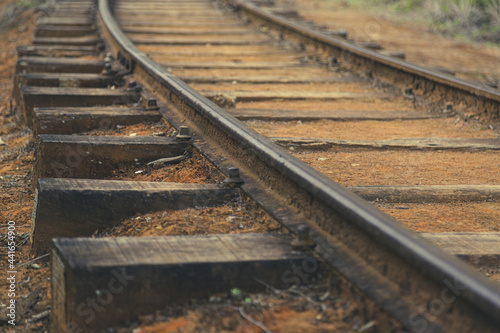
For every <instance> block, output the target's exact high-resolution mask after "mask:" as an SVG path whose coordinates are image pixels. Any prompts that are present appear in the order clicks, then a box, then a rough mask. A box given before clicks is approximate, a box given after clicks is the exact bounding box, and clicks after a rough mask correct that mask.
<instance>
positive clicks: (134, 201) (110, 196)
mask: <svg viewBox="0 0 500 333" xmlns="http://www.w3.org/2000/svg"><path fill="white" fill-rule="evenodd" d="M238 196H239V193H238V189H236V188H229V187H223V186H220V185H216V184H181V183H166V182H138V181H119V180H89V179H60V178H41V179H39V180H38V184H37V188H36V191H35V205H34V208H33V220H32V250H33V252H34V253H35V254H36V255H41V254H44V253H46V252H47V251H49V249H50V240H51V239H52V238H56V237H79V236H91V235H92V234H93V233H94V232H95V231H96V230H100V229H103V228H106V227H110V226H113V225H116V224H118V223H120V222H121V221H122V220H123V219H125V218H129V217H132V216H134V215H136V214H145V213H148V212H155V211H161V210H169V209H172V210H182V209H187V208H196V207H216V206H221V205H225V204H227V203H228V202H230V201H231V200H233V199H235V198H237V197H238Z"/></svg>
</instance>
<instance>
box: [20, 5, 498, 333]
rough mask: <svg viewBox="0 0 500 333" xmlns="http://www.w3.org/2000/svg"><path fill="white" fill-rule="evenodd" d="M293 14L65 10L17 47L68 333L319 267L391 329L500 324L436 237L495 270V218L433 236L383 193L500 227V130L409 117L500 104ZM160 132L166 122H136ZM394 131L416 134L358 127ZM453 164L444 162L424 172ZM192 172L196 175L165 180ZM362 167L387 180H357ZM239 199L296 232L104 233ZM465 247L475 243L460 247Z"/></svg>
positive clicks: (55, 321)
mask: <svg viewBox="0 0 500 333" xmlns="http://www.w3.org/2000/svg"><path fill="white" fill-rule="evenodd" d="M285 16H292V18H293V17H294V16H295V13H293V12H292V13H290V12H287V11H286V10H284V9H279V8H273V7H272V6H271V7H269V8H264V9H263V8H259V7H258V6H256V5H255V4H248V3H246V2H242V1H227V2H223V3H218V2H212V1H202V0H193V1H175V0H172V1H144V2H132V1H122V0H119V1H114V2H111V3H109V2H108V1H104V0H102V1H99V2H98V3H96V4H94V3H93V2H91V1H65V2H60V3H58V5H57V6H56V8H55V10H54V12H53V15H52V16H50V17H47V18H42V19H41V20H40V22H39V26H38V29H37V32H36V34H35V39H34V43H33V44H34V45H32V46H23V47H19V48H18V54H19V61H18V65H17V73H18V75H17V76H16V87H17V89H18V90H17V92H16V97H17V99H18V104H19V105H20V106H21V108H22V117H23V119H24V120H25V122H26V123H27V124H28V126H30V127H31V128H32V130H33V133H34V135H35V138H36V144H35V162H34V182H33V183H34V186H35V187H36V191H35V205H34V209H33V223H32V235H31V237H32V239H31V240H32V249H33V253H34V254H35V255H37V256H39V255H44V254H45V253H47V252H49V251H50V252H51V267H52V273H51V274H52V276H51V281H52V282H51V283H52V310H51V311H52V313H51V327H52V330H54V331H62V332H66V331H68V332H69V331H82V332H85V331H99V330H105V329H106V328H108V327H113V326H120V325H125V324H126V323H127V322H129V321H130V320H134V318H137V317H138V316H139V315H144V314H147V313H151V312H154V311H155V310H157V309H159V308H164V307H166V306H170V305H172V304H182V302H186V301H188V300H191V299H196V298H203V297H205V298H206V297H207V295H210V294H211V293H217V292H224V291H227V290H229V289H231V288H241V289H242V290H245V291H246V290H248V291H255V290H259V288H260V289H262V287H263V286H267V287H268V288H272V287H270V286H275V287H276V288H283V287H289V285H288V286H287V283H292V282H294V283H295V282H297V281H298V282H302V281H301V280H302V279H303V278H302V276H301V275H300V274H298V273H297V272H296V271H294V267H295V269H296V268H297V267H302V268H303V269H305V270H306V271H307V272H308V273H310V274H305V275H307V277H309V276H310V275H311V276H312V275H315V274H316V273H317V271H318V267H317V266H321V267H322V268H321V269H322V270H323V269H325V270H328V271H333V272H334V273H332V274H335V276H336V279H337V281H339V282H338V283H337V285H336V288H338V289H339V294H341V295H343V297H346V298H350V299H351V298H352V299H355V300H357V301H358V302H359V303H360V304H362V307H361V305H360V308H362V309H363V310H362V312H363V318H364V320H366V321H367V323H368V324H371V325H372V326H375V328H374V327H372V326H370V325H368V324H367V325H368V326H363V327H365V329H379V330H381V331H383V330H384V329H385V330H388V331H395V332H396V331H414V332H497V331H498V327H500V325H499V323H498V313H500V289H499V287H498V285H497V284H495V283H494V282H492V281H490V280H488V279H486V278H484V277H482V276H481V275H480V274H478V273H477V272H474V269H473V268H472V267H471V266H470V265H469V264H466V263H464V262H463V261H462V260H460V259H458V258H456V257H455V256H453V255H451V254H449V253H446V252H445V251H443V249H442V248H440V247H438V246H436V245H433V244H432V243H433V242H434V243H436V242H437V243H442V244H443V243H445V244H444V245H445V246H444V248H445V249H447V250H450V249H452V248H453V247H452V246H451V245H453V244H456V243H460V244H462V245H461V246H460V249H458V250H457V249H455V252H454V254H457V255H461V256H462V257H464V258H466V259H468V260H469V261H473V262H475V264H476V265H477V266H491V267H495V265H498V253H497V252H495V251H496V250H497V249H498V245H497V243H498V237H499V236H498V234H496V233H494V232H493V231H498V229H495V225H493V226H492V227H489V228H488V227H485V228H486V229H485V230H486V231H488V232H487V233H486V232H485V233H483V234H480V235H479V234H472V233H469V234H463V233H453V234H448V235H443V233H440V234H439V235H438V234H437V233H429V234H427V235H417V234H416V233H415V232H412V231H410V230H408V228H406V227H404V226H402V225H401V223H400V222H398V221H396V220H395V219H394V218H392V217H390V216H389V215H387V214H386V213H384V212H382V211H381V210H380V209H379V208H377V207H375V206H374V204H370V203H368V202H367V201H366V200H369V201H372V202H374V203H375V205H379V206H380V207H382V208H384V207H387V205H389V204H395V205H396V206H395V207H399V208H403V209H402V210H406V209H408V208H409V207H410V208H412V206H411V205H412V204H415V205H422V204H428V203H431V204H432V203H438V204H439V205H443V207H444V206H445V205H449V204H453V203H455V202H457V201H459V202H473V203H478V204H477V205H476V204H473V207H472V209H482V210H483V211H488V210H489V211H493V213H492V214H493V215H489V216H487V217H485V219H488V218H492V219H493V220H494V219H495V207H497V208H498V204H497V202H498V197H499V195H498V193H500V192H499V189H498V187H499V182H498V179H497V178H495V177H499V175H498V165H497V164H498V153H497V150H498V149H499V147H500V144H499V141H498V139H497V138H493V137H492V135H491V133H490V132H488V133H479V134H480V135H481V137H479V138H478V137H477V135H478V134H477V133H471V134H469V135H467V136H466V137H463V136H460V134H463V133H458V134H457V133H456V132H453V128H452V129H451V130H449V131H448V132H447V131H446V130H443V131H442V132H440V133H443V134H444V135H445V136H446V137H444V138H442V137H439V138H433V137H431V135H429V134H428V133H429V132H430V130H429V131H427V132H425V131H422V132H419V130H416V133H417V134H422V137H416V135H417V134H413V136H411V137H405V135H404V134H406V131H407V128H408V124H410V125H412V126H416V125H418V126H422V127H423V126H424V125H426V124H427V125H429V124H432V125H431V126H434V128H436V127H445V126H447V125H449V124H450V119H451V118H450V116H452V115H455V114H456V112H457V113H459V112H460V111H461V108H468V107H469V108H470V107H474V108H477V109H478V110H479V111H478V113H480V114H481V115H482V117H483V118H484V119H488V120H492V119H493V120H494V119H498V110H499V105H498V103H499V100H500V94H499V93H498V92H497V91H495V90H493V89H488V88H484V87H479V86H475V85H473V84H471V83H468V82H461V81H459V80H456V79H450V78H448V77H445V76H443V75H442V74H436V73H434V72H431V71H429V70H425V69H422V68H419V67H417V66H414V65H410V64H407V63H405V62H402V61H399V60H394V59H391V58H390V57H387V56H385V55H380V54H377V53H375V52H373V51H370V50H366V48H363V47H360V46H357V45H353V44H351V43H347V42H345V41H343V40H341V39H338V38H334V37H331V36H325V35H322V34H319V33H318V32H316V31H313V30H311V29H304V27H302V26H301V25H300V24H297V23H296V22H291V21H290V20H289V19H284V18H283V17H285ZM94 18H95V21H94ZM359 73H361V74H359ZM388 82H389V83H391V84H392V85H387V83H388ZM410 86H411V87H410ZM433 94H440V95H441V96H440V99H439V102H433V103H430V104H429V102H428V101H429V100H430V99H432V98H433V97H432V96H434V95H433ZM443 101H446V102H449V103H450V102H451V103H453V104H448V106H447V107H445V106H444V105H445V103H444V102H443ZM429 105H430V106H429ZM453 108H455V110H453ZM443 109H444V112H443ZM144 121H146V122H147V121H149V122H161V125H147V126H146V125H145V127H133V126H135V124H137V123H140V122H144ZM164 121H166V122H164ZM242 121H244V122H246V124H244V123H243V122H242ZM345 123H352V124H354V125H356V126H357V127H360V128H361V130H359V129H358V132H357V133H356V137H354V138H352V136H349V135H347V134H349V133H348V132H354V126H353V127H347V129H346V130H345V132H346V133H347V134H343V137H342V138H339V135H338V133H339V132H340V128H337V127H336V125H338V124H345ZM381 123H384V124H386V125H387V124H389V125H387V126H389V127H390V126H392V129H391V130H392V131H394V132H398V133H400V134H399V137H396V138H393V139H384V135H382V134H384V133H382V134H379V135H372V136H370V135H367V136H363V135H362V134H360V133H363V132H367V133H368V132H369V130H370V126H371V128H374V127H377V126H381V125H380V124H381ZM364 124H368V126H367V127H363V126H365V125H364ZM128 126H132V127H131V128H133V130H137V129H140V131H141V132H140V133H139V134H138V133H137V132H134V133H131V132H127V131H128ZM250 127H253V129H252V128H250ZM304 128H305V129H304ZM384 128H385V127H384ZM333 131H335V132H333ZM258 132H261V133H264V134H265V135H266V136H264V135H262V134H259V133H258ZM329 132H330V133H329ZM141 133H142V134H146V135H141ZM275 133H279V134H280V135H275ZM283 133H285V134H286V135H283ZM304 133H309V134H307V135H305V134H304ZM310 133H312V134H310ZM325 133H328V134H325ZM336 133H337V134H336ZM117 134H118V135H117ZM120 134H121V135H120ZM123 134H127V135H123ZM277 144H278V145H277ZM280 146H281V147H280ZM384 153H387V155H386V156H382V157H380V156H381V154H382V155H383V154H384ZM396 154H400V155H402V156H404V157H402V158H401V162H400V163H401V164H403V165H404V164H408V162H411V161H415V160H416V161H417V162H418V163H416V164H415V165H412V166H411V173H412V174H414V177H413V178H409V180H407V181H405V177H404V173H406V174H408V170H406V171H404V170H403V171H401V169H397V168H396V169H384V168H386V166H385V165H386V164H384V163H386V161H387V160H394V156H395V155H396ZM405 154H406V155H405ZM440 154H442V155H443V156H444V155H446V156H445V157H442V160H443V161H444V162H442V163H444V165H447V167H446V169H447V170H445V171H443V170H442V169H441V170H437V171H436V170H434V169H435V168H428V169H425V170H424V171H420V169H419V168H420V167H422V166H424V165H429V164H430V161H432V160H434V159H439V158H441V157H440V156H439V155H440ZM294 155H295V156H294ZM464 156H465V157H464ZM353 157H354V159H353ZM464 158H466V159H468V160H469V161H470V160H474V161H477V163H475V164H474V165H471V166H470V167H471V168H473V169H472V172H471V173H469V174H467V175H465V174H463V173H461V172H462V171H463V170H456V169H453V168H452V165H453V164H454V163H456V161H457V160H458V159H464ZM367 159H368V160H371V161H372V163H368V162H367ZM186 161H192V164H188V168H189V167H190V168H192V169H193V170H194V171H189V170H188V171H186V170H185V169H182V168H177V169H169V170H170V171H169V172H170V173H168V174H165V173H161V172H162V170H163V171H164V170H165V167H166V166H169V165H184V164H182V163H185V162H186ZM306 162H307V163H306ZM179 163H181V164H179ZM189 163H191V162H189ZM329 163H332V164H331V165H329ZM335 163H337V164H335ZM342 163H343V164H342ZM346 163H347V164H346ZM446 163H448V164H446ZM488 163H489V164H488ZM364 164H370V165H371V166H373V165H374V166H375V171H374V172H373V174H370V173H369V171H368V169H364V170H362V171H361V172H359V171H356V170H355V171H353V169H352V168H356V167H358V166H362V165H364ZM471 164H472V163H471ZM325 165H326V166H325ZM379 165H382V166H384V168H379V169H377V168H376V167H377V166H379ZM346 166H347V167H348V168H347V169H346V168H345V167H346ZM474 168H475V169H474ZM448 169H449V170H448ZM200 170H201V171H200ZM384 170H385V171H384ZM202 171H203V172H204V174H203V175H200V178H201V179H202V181H192V182H190V183H189V184H188V183H185V182H182V180H183V179H186V178H187V177H184V176H183V175H187V174H189V175H191V176H192V175H193V174H194V173H196V174H197V173H202ZM480 171H482V172H483V174H480ZM484 171H486V173H485V172H484ZM364 172H366V173H367V174H368V176H365V177H364V178H363V175H362V174H363V173H364ZM433 172H434V173H433ZM436 172H437V173H438V174H439V173H443V172H444V173H446V172H448V173H446V175H445V176H446V177H445V180H442V179H440V178H439V177H438V176H436ZM475 173H477V174H478V175H477V176H473V175H472V174H475ZM117 174H118V176H117ZM119 174H121V176H120V175H119ZM179 174H180V175H181V176H179ZM485 174H486V175H485ZM123 175H126V177H122V176H123ZM376 175H378V176H376ZM389 175H392V176H394V177H392V178H391V177H389ZM465 176H467V177H468V178H469V180H468V182H462V181H459V182H457V179H461V178H462V177H465ZM120 177H122V178H120ZM127 177H128V179H129V180H124V179H123V178H127ZM141 177H143V178H141ZM377 177H378V178H377ZM358 178H359V180H357V179H358ZM427 178H428V179H429V180H426V179H427ZM415 179H419V180H418V183H417V184H418V185H416V184H415ZM137 180H141V181H137ZM144 180H154V181H144ZM334 180H339V182H340V183H341V184H342V185H345V186H349V189H346V187H344V186H342V185H339V184H338V183H337V182H335V181H334ZM436 183H437V184H436ZM353 192H354V193H356V194H354V193H353ZM361 197H364V198H365V199H362V198H361ZM235 200H237V201H239V202H243V201H244V202H247V204H248V205H249V206H252V207H254V206H255V207H254V208H252V209H255V210H256V211H258V212H259V213H258V214H257V213H255V214H257V215H258V216H264V215H265V216H266V218H265V219H264V220H265V221H269V220H273V221H274V223H275V221H277V222H279V224H280V225H281V226H283V227H284V230H283V231H284V232H282V233H246V234H241V235H240V234H237V235H233V234H218V233H217V232H213V231H212V232H210V234H212V235H203V236H180V237H179V236H175V237H174V236H168V237H155V238H148V237H127V238H121V237H104V238H103V237H92V236H93V235H94V236H96V235H98V236H99V235H102V234H99V232H101V231H102V230H107V231H106V233H104V234H105V235H111V236H113V228H117V227H118V226H119V224H120V223H121V222H122V221H123V220H124V219H127V218H130V217H131V216H134V215H136V214H145V213H148V212H152V211H153V212H154V211H162V210H165V209H169V210H172V211H173V210H181V209H188V208H202V207H221V206H228V205H229V203H231V202H234V201H235ZM479 203H481V204H484V205H486V208H484V207H483V208H481V207H482V206H480V204H479ZM403 206H404V207H403ZM439 207H441V206H439ZM451 207H452V208H451V209H452V210H453V209H455V208H453V206H451ZM390 208H394V207H393V206H391V207H390ZM399 208H395V209H399ZM430 209H435V207H434V208H432V207H431V208H430ZM485 214H486V213H485ZM496 217H497V218H498V214H497V215H496ZM165 218H167V217H165ZM269 223H272V222H269ZM496 223H497V224H498V222H496ZM237 225H238V224H237ZM241 226H242V227H241ZM238 228H241V229H245V225H244V224H243V223H240V224H239V225H238ZM249 229H251V228H249ZM269 229H272V228H271V227H269ZM110 230H111V231H110ZM285 230H286V231H285ZM288 232H291V233H292V234H298V236H297V238H296V239H294V238H293V237H292V236H290V235H288V234H287V233H288ZM214 234H215V235H214ZM150 235H151V234H150ZM153 235H154V234H153ZM422 236H425V238H427V240H426V239H424V237H422ZM466 237H468V238H466ZM54 238H55V239H54ZM53 239H54V240H53ZM429 240H430V241H429ZM467 243H473V244H474V246H475V249H474V250H475V251H477V252H476V253H462V252H460V251H461V250H462V248H463V247H464V246H465V245H466V244H467ZM464 244H465V245H464ZM485 244H486V245H485ZM448 245H450V246H448ZM450 251H451V252H452V253H453V251H452V250H450ZM308 265H310V266H308ZM313 266H314V269H312V267H313ZM323 267H324V268H323ZM309 268H310V270H311V271H310V272H309V271H308V269H309ZM290 272H295V274H293V273H290ZM313 273H314V274H313ZM290 274H291V275H290ZM318 274H319V273H318ZM305 275H304V279H306V278H305ZM89 297H90V301H89ZM92 297H93V298H92ZM93 299H95V302H97V303H95V302H94V303H89V302H91V301H92V300H93ZM131 303H133V306H131V305H130V304H131ZM370 320H374V321H373V322H372V321H370ZM374 323H376V324H374ZM357 329H361V328H360V327H358V328H357Z"/></svg>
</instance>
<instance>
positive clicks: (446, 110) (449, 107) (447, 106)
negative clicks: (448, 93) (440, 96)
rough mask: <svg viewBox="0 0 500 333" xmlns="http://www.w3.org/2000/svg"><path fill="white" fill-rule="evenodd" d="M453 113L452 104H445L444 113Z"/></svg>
mask: <svg viewBox="0 0 500 333" xmlns="http://www.w3.org/2000/svg"><path fill="white" fill-rule="evenodd" d="M452 112H453V103H449V102H448V103H446V104H445V108H444V113H452Z"/></svg>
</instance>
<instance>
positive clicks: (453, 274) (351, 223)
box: [98, 0, 500, 332]
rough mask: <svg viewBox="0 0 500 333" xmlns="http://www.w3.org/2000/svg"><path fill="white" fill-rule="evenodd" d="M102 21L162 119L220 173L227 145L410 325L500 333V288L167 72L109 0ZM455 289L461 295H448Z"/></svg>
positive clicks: (277, 205) (235, 159)
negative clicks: (190, 137)
mask: <svg viewBox="0 0 500 333" xmlns="http://www.w3.org/2000/svg"><path fill="white" fill-rule="evenodd" d="M98 25H99V27H100V30H101V34H102V36H103V37H105V38H106V41H107V43H109V47H110V48H111V49H112V50H113V52H115V53H119V54H120V55H121V57H125V58H127V63H128V64H129V67H130V69H133V71H134V75H135V76H136V77H137V78H139V79H140V80H141V82H142V83H143V84H144V85H145V86H147V87H148V88H149V89H151V90H152V91H154V92H155V93H156V94H157V95H158V97H159V98H160V99H163V100H164V101H166V102H167V103H170V104H173V105H174V106H176V107H177V110H179V111H169V112H170V113H168V114H164V116H165V117H166V118H167V119H168V120H169V121H172V122H173V123H174V125H178V124H179V123H181V122H184V123H189V125H190V126H191V127H192V128H193V129H194V131H195V133H196V135H195V140H194V141H193V144H194V146H195V147H198V148H199V149H203V150H204V154H205V155H207V156H208V157H209V158H211V159H212V160H213V161H214V162H215V163H216V164H217V166H218V167H219V168H223V167H226V166H227V165H228V164H227V160H224V158H219V157H216V156H215V155H217V154H215V153H214V152H215V150H216V149H218V148H223V149H224V151H225V154H226V156H227V157H226V158H228V159H230V160H231V161H232V163H234V164H235V165H236V166H238V167H240V168H241V169H242V171H243V178H244V180H245V184H244V185H243V186H242V190H243V191H245V192H246V193H247V194H248V195H249V196H250V197H252V198H254V199H255V200H256V201H257V202H258V203H259V204H261V205H262V206H263V207H264V209H266V210H267V211H268V212H269V213H270V214H271V215H273V216H274V217H275V218H277V220H279V221H280V222H282V223H283V224H284V225H285V226H286V227H288V228H289V229H291V230H294V226H295V225H296V223H297V222H306V223H308V224H309V225H310V226H311V229H312V230H313V239H314V240H315V241H316V242H317V243H318V245H319V247H320V251H319V252H320V254H321V255H322V257H323V258H324V259H325V260H326V261H327V262H329V263H330V264H331V265H332V266H333V267H334V268H335V269H336V270H337V271H339V272H340V273H341V274H342V275H343V276H345V277H346V279H348V280H349V281H350V282H351V283H352V284H353V285H354V286H356V287H357V288H359V289H360V290H361V291H363V292H364V293H365V294H366V295H368V296H369V297H371V298H372V299H374V300H375V302H376V303H377V304H378V305H379V306H380V307H382V308H383V309H384V310H385V311H387V312H388V313H390V314H391V316H393V317H394V318H396V319H397V320H398V321H399V322H400V323H401V324H402V325H403V326H404V327H406V328H409V329H410V330H412V331H415V332H447V331H448V332H451V331H453V332H467V331H470V329H474V331H477V332H498V330H497V329H498V327H500V318H499V316H498V314H499V313H500V289H499V288H498V287H497V286H496V285H494V284H493V283H492V282H491V281H489V280H487V279H486V278H484V277H482V276H480V275H479V274H478V273H476V272H474V271H473V270H472V269H471V268H470V266H468V265H466V264H465V263H463V262H462V261H460V260H459V259H457V258H455V257H453V256H451V255H448V254H446V253H444V252H443V251H442V250H441V249H439V248H438V247H437V246H434V245H431V244H429V243H427V242H426V241H425V240H423V239H422V238H420V237H419V236H418V235H417V234H415V233H413V232H411V231H409V230H407V229H405V228H403V227H402V226H401V225H400V224H399V223H398V222H397V221H395V220H394V219H393V218H391V217H390V216H388V215H386V214H384V213H382V212H381V211H379V210H378V209H376V208H375V207H373V206H372V205H370V204H369V203H367V202H366V201H364V200H362V199H361V198H359V197H357V196H355V195H354V194H352V193H350V192H349V191H347V190H346V189H345V188H344V187H342V186H340V185H339V184H337V183H335V182H333V181H332V180H330V179H329V178H327V177H326V176H324V175H322V174H321V173H319V172H318V171H316V170H314V169H313V168H312V167H310V166H308V165H306V164H305V163H303V162H302V161H300V160H298V159H297V158H295V157H293V156H292V155H290V154H289V153H287V152H285V151H284V150H283V149H281V148H279V147H278V146H276V145H274V144H272V143H271V142H270V141H269V140H267V139H266V138H265V137H263V136H262V135H260V134H258V133H256V132H255V131H253V130H251V129H250V128H248V127H247V126H246V125H244V124H243V123H241V122H240V121H238V120H237V119H236V118H234V117H233V116H231V115H230V114H229V113H227V112H226V111H224V110H222V109H221V108H219V107H218V106H216V105H215V104H214V103H212V102H210V101H209V100H208V99H206V98H204V97H202V96H201V95H200V94H199V93H197V92H196V91H194V90H193V89H192V88H190V87H189V86H188V85H187V84H186V83H184V82H183V81H182V80H180V79H179V78H177V77H175V76H174V75H172V74H170V73H169V72H167V71H166V70H165V69H164V68H162V67H161V66H160V65H158V64H157V63H155V62H154V61H153V60H151V59H150V58H149V57H148V56H147V55H146V54H144V53H143V52H141V51H139V50H138V49H137V48H136V47H135V46H134V45H133V43H132V42H131V41H130V40H129V39H128V38H127V37H126V36H125V35H124V34H123V32H121V30H120V28H119V26H118V24H117V22H116V21H115V19H114V18H113V15H112V12H111V7H110V4H109V3H108V0H99V11H98ZM172 112H174V114H172ZM175 112H179V113H175ZM452 292H453V293H455V295H456V297H455V296H454V297H453V298H451V297H449V295H450V293H452ZM451 295H453V294H451ZM445 296H446V299H445V300H444V301H446V303H445V304H444V303H443V302H444V301H443V300H442V298H443V297H445ZM450 299H453V300H452V301H449V300H450ZM434 301H436V302H437V301H441V303H443V307H444V308H442V309H441V308H440V309H439V311H437V310H436V309H435V308H434V309H433V308H432V306H434V305H435V304H438V303H436V302H434ZM448 301H449V302H448ZM433 302H434V303H435V304H434V303H433ZM441 303H439V305H441ZM436 312H439V313H436ZM429 313H430V314H429Z"/></svg>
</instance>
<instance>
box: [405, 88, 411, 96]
mask: <svg viewBox="0 0 500 333" xmlns="http://www.w3.org/2000/svg"><path fill="white" fill-rule="evenodd" d="M405 95H413V89H412V88H410V87H407V88H405Z"/></svg>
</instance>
